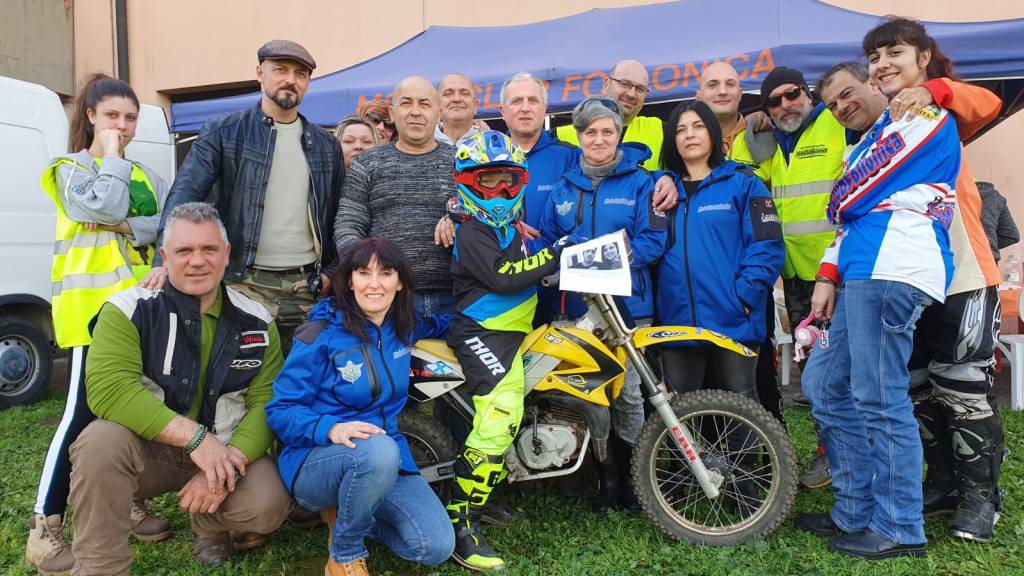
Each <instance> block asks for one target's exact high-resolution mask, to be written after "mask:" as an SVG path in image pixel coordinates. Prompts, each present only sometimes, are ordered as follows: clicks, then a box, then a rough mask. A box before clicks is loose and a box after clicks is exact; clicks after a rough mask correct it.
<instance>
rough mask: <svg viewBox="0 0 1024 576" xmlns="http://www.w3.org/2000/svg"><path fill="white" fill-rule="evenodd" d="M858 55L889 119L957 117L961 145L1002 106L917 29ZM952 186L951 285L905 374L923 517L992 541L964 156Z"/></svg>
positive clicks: (989, 346)
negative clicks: (942, 517) (939, 113)
mask: <svg viewBox="0 0 1024 576" xmlns="http://www.w3.org/2000/svg"><path fill="white" fill-rule="evenodd" d="M864 52H865V54H866V55H867V56H868V61H869V72H870V74H871V77H872V79H873V80H874V81H875V82H876V83H877V84H878V86H879V88H880V89H881V90H882V92H884V93H885V94H887V95H889V96H891V97H892V101H891V102H890V117H891V118H893V119H898V118H901V117H902V115H903V114H904V113H906V114H908V115H910V116H913V115H914V114H915V113H917V112H918V110H920V109H922V108H925V107H927V106H930V105H933V104H934V105H937V106H940V107H942V108H944V109H946V110H948V111H949V112H950V113H951V114H953V115H954V116H955V120H956V125H957V130H958V132H959V136H960V139H961V140H964V139H967V138H970V137H971V136H972V135H973V134H974V133H975V132H977V131H978V130H979V129H981V128H982V127H983V126H985V125H986V124H988V123H989V122H990V121H991V120H992V119H994V118H995V117H996V116H997V115H998V114H999V110H1000V108H1001V102H1000V101H999V98H997V97H996V96H995V95H994V94H992V93H991V92H989V91H988V90H985V89H984V88H981V87H979V86H971V85H968V84H964V83H960V82H956V75H955V74H954V72H953V64H952V63H951V62H950V61H949V59H948V58H947V57H946V56H945V55H944V54H943V53H942V51H941V50H940V49H939V46H938V45H937V44H936V43H935V40H934V39H932V38H931V37H930V36H929V35H928V33H927V31H926V30H925V28H924V26H923V25H922V24H921V23H919V22H915V21H913V20H908V19H906V18H892V19H889V20H888V21H886V22H885V23H883V24H882V25H880V26H878V27H877V28H875V29H874V30H872V31H871V32H869V33H868V34H867V35H866V36H865V37H864ZM921 68H923V69H924V74H923V75H922V74H921V73H920V72H919V71H920V69H921ZM925 110H927V108H925ZM955 188H956V212H955V216H954V218H953V221H952V223H951V225H950V227H949V239H950V240H949V241H950V249H951V250H952V251H953V262H954V272H953V277H952V280H951V282H950V285H949V288H948V289H947V290H946V301H945V302H942V303H938V304H935V305H933V306H931V307H929V308H928V309H927V310H925V312H924V313H923V314H922V315H921V320H920V321H918V323H917V327H918V329H919V331H918V334H917V338H915V342H914V351H913V353H912V354H911V360H910V370H911V372H912V373H913V374H915V375H918V374H919V375H921V378H919V379H918V378H915V379H914V381H915V382H920V385H918V386H916V387H915V388H913V389H912V390H911V396H912V398H913V399H914V402H915V413H916V414H917V416H918V422H919V424H920V426H921V429H922V430H923V431H926V432H925V433H922V435H921V440H922V443H923V450H924V457H925V460H926V462H927V463H928V473H927V475H926V477H925V485H924V495H923V498H924V511H925V513H926V514H929V513H938V512H953V517H952V519H951V520H950V532H951V533H952V535H953V536H954V537H956V538H961V539H964V540H970V541H974V542H988V541H989V540H991V538H992V533H993V527H994V525H995V523H996V520H997V519H998V517H999V511H1000V509H1001V507H1002V502H1001V496H1000V491H999V486H998V481H999V468H1000V464H1001V462H1002V458H1003V456H1002V454H1003V430H1002V420H1001V418H1000V416H999V410H998V407H997V406H996V405H995V403H994V402H991V401H990V400H989V398H990V395H991V392H992V389H991V386H992V378H991V376H990V372H989V371H990V365H991V362H992V356H993V353H994V352H995V344H996V343H997V342H998V337H999V334H998V330H997V327H998V326H999V305H998V303H999V292H998V290H999V287H998V286H999V282H1000V275H999V269H998V268H997V266H996V261H995V258H994V257H993V256H992V252H991V250H989V249H988V248H989V246H988V242H987V237H986V235H985V227H984V225H983V223H982V211H983V206H982V199H981V194H980V193H979V191H978V186H977V184H976V183H975V180H974V176H973V175H972V174H971V169H970V167H969V166H968V164H967V159H966V157H965V156H964V155H963V151H962V149H961V154H960V172H959V174H958V175H957V179H956V184H955ZM978 326H984V327H986V329H983V330H977V327H978ZM925 374H928V376H929V377H927V378H926V377H924V375H925ZM965 406H969V407H970V408H969V409H965V408H964V407H965Z"/></svg>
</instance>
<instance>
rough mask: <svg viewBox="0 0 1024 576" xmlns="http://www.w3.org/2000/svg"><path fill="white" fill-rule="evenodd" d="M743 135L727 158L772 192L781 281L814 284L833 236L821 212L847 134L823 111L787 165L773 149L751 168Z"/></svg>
mask: <svg viewBox="0 0 1024 576" xmlns="http://www.w3.org/2000/svg"><path fill="white" fill-rule="evenodd" d="M745 136H746V133H745V131H744V132H742V133H740V134H738V135H736V139H735V140H733V144H732V151H731V152H732V153H731V154H730V159H732V160H734V161H736V162H739V163H741V164H746V165H747V166H751V167H752V168H753V169H754V173H755V174H757V176H758V177H759V178H761V179H762V180H764V181H765V183H766V184H768V185H769V186H770V187H771V191H772V198H773V199H774V200H775V211H776V212H778V214H779V220H780V221H781V222H782V233H783V237H784V239H785V242H786V263H785V264H784V265H783V267H782V277H783V278H787V279H788V278H793V277H797V278H800V279H801V280H808V281H810V280H814V277H815V275H817V273H818V263H819V262H821V257H822V256H823V255H824V254H825V249H826V248H828V247H829V245H830V244H831V243H832V241H833V240H835V237H836V233H835V232H836V229H835V226H833V225H832V224H831V223H829V221H828V217H827V216H826V215H825V210H826V208H828V200H829V197H830V196H831V194H832V186H833V185H834V184H835V181H836V180H838V179H839V177H840V176H842V174H843V156H844V152H845V150H846V129H845V128H843V126H842V125H841V124H840V123H839V122H838V121H837V120H836V119H835V117H833V116H832V113H831V112H829V111H828V110H822V111H821V114H819V115H818V117H817V118H815V119H814V122H812V123H811V124H810V125H809V126H808V127H807V128H805V129H804V131H803V133H802V134H800V140H799V141H797V145H796V149H794V150H793V152H791V153H790V155H789V163H786V159H785V158H784V157H783V155H782V149H781V148H776V150H775V154H774V155H773V156H772V157H771V158H769V159H767V160H765V161H763V162H761V163H760V164H755V163H754V161H753V159H752V157H751V155H750V151H749V149H748V148H747V142H746V139H745V138H744V137H745Z"/></svg>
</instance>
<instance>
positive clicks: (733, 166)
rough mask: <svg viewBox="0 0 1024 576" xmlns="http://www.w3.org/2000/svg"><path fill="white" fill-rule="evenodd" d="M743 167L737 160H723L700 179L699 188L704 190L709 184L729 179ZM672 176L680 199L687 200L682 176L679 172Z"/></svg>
mask: <svg viewBox="0 0 1024 576" xmlns="http://www.w3.org/2000/svg"><path fill="white" fill-rule="evenodd" d="M741 169H742V167H741V166H740V165H739V164H737V163H736V162H733V161H732V160H726V161H725V162H722V163H721V164H719V165H718V166H715V167H714V168H712V169H711V173H710V174H708V175H707V176H706V177H705V178H704V179H703V180H701V181H700V185H699V186H697V190H702V189H704V188H707V187H708V186H711V185H712V184H716V183H718V182H721V181H722V180H728V179H729V178H732V177H733V175H735V174H736V172H738V171H739V170H741ZM672 178H673V179H675V181H676V189H677V190H678V191H679V199H680V200H681V201H685V200H686V187H684V186H683V179H682V177H681V176H680V175H679V174H675V173H672Z"/></svg>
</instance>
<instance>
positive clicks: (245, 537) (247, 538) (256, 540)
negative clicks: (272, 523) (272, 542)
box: [231, 532, 267, 552]
mask: <svg viewBox="0 0 1024 576" xmlns="http://www.w3.org/2000/svg"><path fill="white" fill-rule="evenodd" d="M231 539H232V540H233V541H234V545H235V551H236V552H244V551H246V550H255V549H257V548H262V547H263V546H266V545H267V535H266V534H257V533H256V532H239V533H238V534H235V535H233V536H232V537H231Z"/></svg>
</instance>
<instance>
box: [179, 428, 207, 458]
mask: <svg viewBox="0 0 1024 576" xmlns="http://www.w3.org/2000/svg"><path fill="white" fill-rule="evenodd" d="M206 432H207V430H206V426H203V425H202V424H200V425H199V428H197V429H196V433H195V435H194V436H192V441H191V442H189V443H188V444H187V445H186V446H185V448H184V450H185V454H191V453H193V452H195V451H196V448H199V445H200V444H202V443H203V440H205V439H206Z"/></svg>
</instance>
